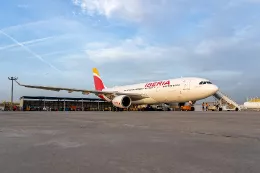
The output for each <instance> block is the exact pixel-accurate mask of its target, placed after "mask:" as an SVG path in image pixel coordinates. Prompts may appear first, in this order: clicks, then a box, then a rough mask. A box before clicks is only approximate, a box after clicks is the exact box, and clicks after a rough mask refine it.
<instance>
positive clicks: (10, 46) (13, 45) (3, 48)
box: [0, 31, 54, 50]
mask: <svg viewBox="0 0 260 173" xmlns="http://www.w3.org/2000/svg"><path fill="white" fill-rule="evenodd" d="M2 32H3V31H2ZM51 38H54V37H45V38H40V39H35V40H30V41H25V42H20V44H23V45H27V44H33V43H37V42H41V41H44V40H48V39H51ZM16 46H20V45H17V44H11V45H7V46H3V47H0V50H5V49H9V48H12V47H16Z"/></svg>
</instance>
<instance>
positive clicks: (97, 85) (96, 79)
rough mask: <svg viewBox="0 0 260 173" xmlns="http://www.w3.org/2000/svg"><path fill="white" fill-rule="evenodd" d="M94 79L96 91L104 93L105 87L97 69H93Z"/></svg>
mask: <svg viewBox="0 0 260 173" xmlns="http://www.w3.org/2000/svg"><path fill="white" fill-rule="evenodd" d="M92 71H93V78H94V85H95V89H96V90H98V91H102V90H103V89H104V88H106V87H105V85H104V83H103V81H102V79H101V77H100V75H99V72H98V69H97V68H93V70H92Z"/></svg>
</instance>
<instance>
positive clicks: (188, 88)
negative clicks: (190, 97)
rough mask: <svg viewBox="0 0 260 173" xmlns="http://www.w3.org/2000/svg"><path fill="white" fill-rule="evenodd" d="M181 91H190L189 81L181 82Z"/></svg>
mask: <svg viewBox="0 0 260 173" xmlns="http://www.w3.org/2000/svg"><path fill="white" fill-rule="evenodd" d="M183 90H190V80H184V81H183Z"/></svg>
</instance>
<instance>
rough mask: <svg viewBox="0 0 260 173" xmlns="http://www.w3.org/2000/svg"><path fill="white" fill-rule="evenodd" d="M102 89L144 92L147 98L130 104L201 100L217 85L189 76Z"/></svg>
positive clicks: (212, 92) (216, 89)
mask: <svg viewBox="0 0 260 173" xmlns="http://www.w3.org/2000/svg"><path fill="white" fill-rule="evenodd" d="M204 81H205V82H204ZM203 82H204V84H203ZM149 83H150V84H149ZM103 91H118V92H125V93H139V94H144V95H147V96H148V97H149V98H144V99H141V100H132V104H157V103H174V102H175V103H181V102H188V101H197V100H201V99H204V98H207V97H209V96H212V95H213V94H215V93H216V92H217V91H218V87H217V86H216V85H214V84H212V83H211V82H209V80H207V79H203V78H195V77H189V78H177V79H169V80H162V81H152V82H148V83H141V84H134V85H126V86H118V87H113V88H106V89H104V90H103Z"/></svg>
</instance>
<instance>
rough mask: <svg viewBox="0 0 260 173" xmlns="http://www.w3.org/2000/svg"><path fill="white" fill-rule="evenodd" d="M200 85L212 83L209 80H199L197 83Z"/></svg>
mask: <svg viewBox="0 0 260 173" xmlns="http://www.w3.org/2000/svg"><path fill="white" fill-rule="evenodd" d="M199 84H200V85H205V84H212V83H211V82H210V81H201V82H200V83H199Z"/></svg>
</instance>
